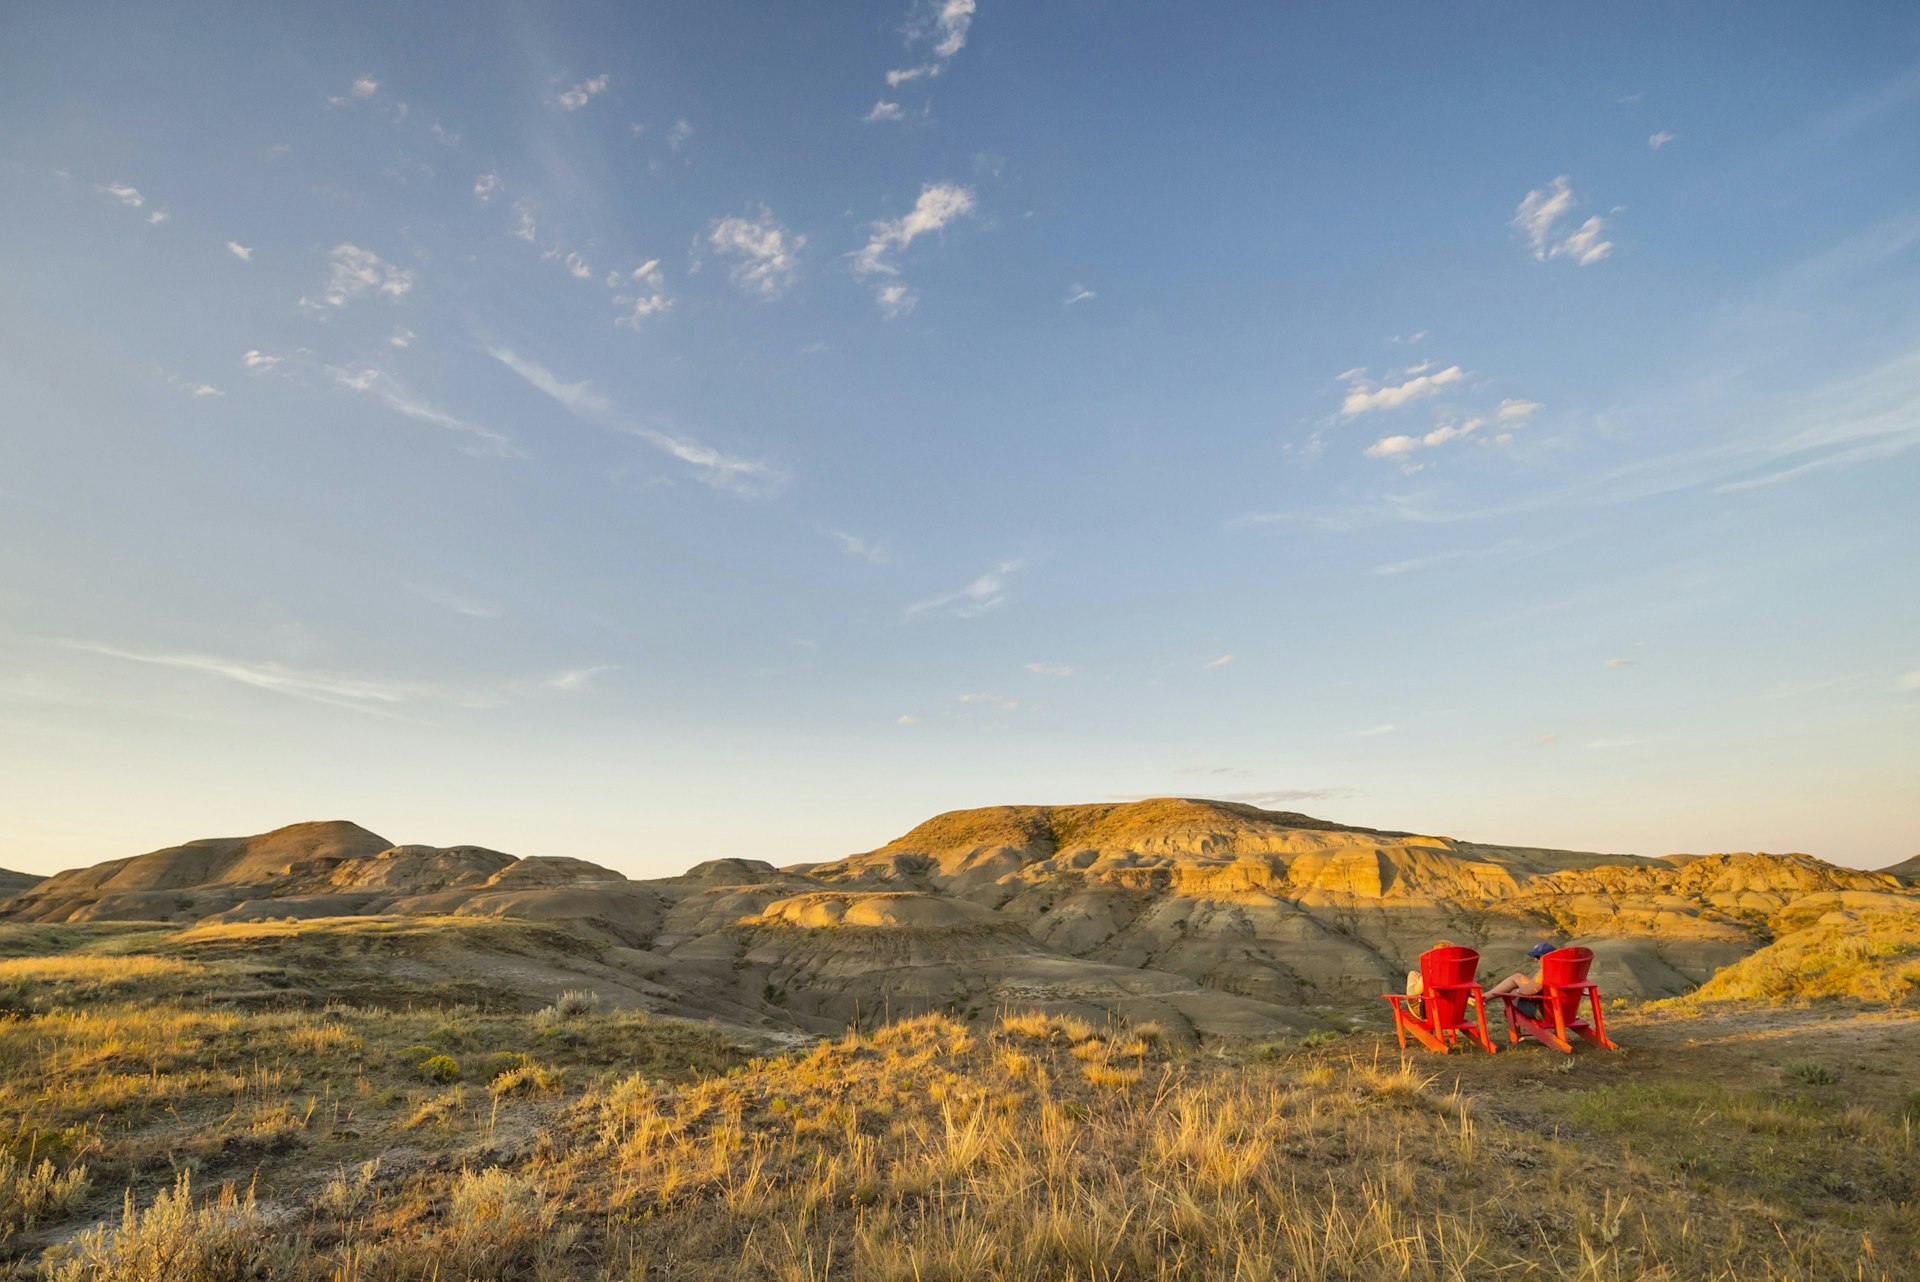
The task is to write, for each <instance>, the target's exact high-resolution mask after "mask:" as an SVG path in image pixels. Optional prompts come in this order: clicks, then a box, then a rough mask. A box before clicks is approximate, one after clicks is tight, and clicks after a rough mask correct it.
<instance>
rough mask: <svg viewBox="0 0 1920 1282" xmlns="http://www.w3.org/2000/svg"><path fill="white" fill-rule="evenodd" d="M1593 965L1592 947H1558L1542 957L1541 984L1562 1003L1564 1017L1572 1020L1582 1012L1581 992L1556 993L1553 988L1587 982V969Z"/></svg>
mask: <svg viewBox="0 0 1920 1282" xmlns="http://www.w3.org/2000/svg"><path fill="white" fill-rule="evenodd" d="M1592 965H1593V949H1591V948H1556V949H1554V950H1553V951H1552V952H1550V953H1548V954H1547V955H1546V956H1545V957H1542V958H1541V959H1540V982H1541V985H1542V987H1544V988H1545V989H1546V991H1548V992H1550V993H1553V998H1554V1000H1555V1001H1557V1002H1559V1003H1560V1017H1561V1018H1562V1019H1565V1020H1572V1019H1573V1018H1574V1017H1575V1016H1577V1015H1578V1014H1579V1013H1580V994H1579V993H1577V992H1574V993H1554V992H1553V990H1554V989H1556V988H1559V987H1561V986H1562V985H1565V984H1584V983H1586V982H1587V970H1588V968H1590V967H1591V966H1592Z"/></svg>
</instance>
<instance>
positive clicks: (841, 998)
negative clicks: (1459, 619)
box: [0, 798, 1920, 1034]
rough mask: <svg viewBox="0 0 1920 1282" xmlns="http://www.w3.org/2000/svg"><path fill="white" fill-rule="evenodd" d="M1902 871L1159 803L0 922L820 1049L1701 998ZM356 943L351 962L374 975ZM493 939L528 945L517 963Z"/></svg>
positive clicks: (1840, 927) (369, 838)
mask: <svg viewBox="0 0 1920 1282" xmlns="http://www.w3.org/2000/svg"><path fill="white" fill-rule="evenodd" d="M1912 862H1913V861H1908V864H1909V865H1911V864H1912ZM1911 871H1912V870H1911V868H1910V867H1908V866H1907V865H1896V866H1895V867H1894V868H1892V869H1889V870H1886V871H1884V872H1877V873H1876V872H1859V871H1855V870H1851V869H1846V868H1839V867H1836V866H1834V865H1831V864H1828V863H1825V862H1823V861H1821V860H1818V859H1814V858H1812V857H1810V856H1806V855H1768V854H1718V855H1702V856H1687V857H1669V858H1665V859H1647V858H1641V857H1638V856H1633V855H1609V854H1598V853H1592V852H1582V851H1564V850H1550V849H1543V848H1538V847H1529V846H1499V845H1492V844H1488V843H1478V842H1464V841H1456V840H1453V839H1451V838H1447V837H1444V836H1437V835H1428V834H1420V833H1411V832H1400V831H1389V830H1381V829H1373V828H1366V827H1361V826H1357V825H1351V824H1342V823H1336V822H1332V821H1328V820H1323V819H1317V818H1313V817H1311V816H1308V815H1301V814H1295V813H1291V812H1285V811H1268V810H1261V809H1258V808H1256V807H1253V806H1246V805H1237V804H1231V803H1225V802H1215V801H1207V800H1202V799H1185V798H1162V799H1156V800H1151V801H1141V802H1126V803H1108V804H1097V805H1078V806H996V807H987V808H982V809H975V810H961V811H953V812H949V813H946V814H942V815H937V816H935V817H934V818H932V819H929V820H928V821H926V822H925V823H922V824H920V825H919V826H917V827H915V828H914V829H912V830H911V831H909V832H907V833H905V834H903V835H902V836H900V837H898V838H896V839H894V840H893V841H890V842H887V843H886V844H885V845H882V846H880V847H878V848H876V849H874V850H871V851H867V852H865V853H863V854H857V855H850V856H847V857H846V858H843V859H838V860H834V861H830V862H827V863H820V864H793V865H789V866H787V867H785V868H779V867H775V866H774V865H773V864H771V863H768V862H765V861H763V860H759V859H749V858H725V859H717V860H710V861H708V862H706V863H703V864H700V865H697V866H695V867H693V868H691V869H689V870H688V871H687V872H685V873H682V874H680V875H678V876H674V877H666V878H656V879H651V880H634V879H630V878H627V877H625V876H623V875H621V874H619V873H617V872H615V871H613V870H611V869H607V868H603V867H601V866H599V865H597V864H592V863H588V862H586V861H584V860H578V859H565V858H543V857H533V858H516V857H515V856H513V855H509V854H504V853H502V852H499V851H495V850H490V849H487V848H485V847H480V846H452V847H431V846H417V845H395V844H393V843H391V842H389V841H388V840H387V839H386V838H384V837H381V836H378V835H377V834H374V833H372V832H369V831H368V830H366V829H364V828H361V827H359V826H357V825H354V824H351V823H345V822H339V821H335V822H326V823H306V824H295V825H293V826H291V827H287V828H282V829H277V830H275V831H274V832H271V833H266V834H262V835H260V836H256V837H241V838H219V839H211V840H203V841H194V842H188V843H186V844H184V845H180V846H173V847H168V848H166V849H163V850H157V851H153V852H150V853H148V854H144V855H139V856H135V857H133V858H130V859H120V860H113V861H109V862H107V863H104V864H99V865H96V866H95V867H92V868H86V869H78V870H74V871H70V872H64V873H60V874H57V875H56V876H53V877H50V878H47V879H45V880H44V881H41V882H38V883H37V884H28V885H26V886H25V887H24V888H23V889H21V890H19V891H18V892H17V893H15V894H14V895H13V897H12V898H11V899H8V900H5V901H4V902H0V917H10V918H12V919H13V920H16V921H24V922H42V923H76V922H93V921H101V922H108V921H148V922H167V923H174V924H177V925H181V926H190V925H198V926H201V927H203V928H206V929H211V930H213V931H214V933H212V934H207V933H205V930H202V931H199V932H193V936H192V938H193V943H192V947H195V948H203V947H213V946H216V945H219V946H226V943H224V942H222V941H228V942H230V941H231V939H232V938H237V937H235V936H229V935H222V934H220V933H219V931H221V930H231V929H237V928H241V927H246V926H248V925H249V924H255V925H265V924H269V923H276V922H277V923H285V922H288V921H291V922H293V923H295V927H289V928H287V929H295V931H296V933H295V935H294V936H288V935H286V932H285V930H283V931H282V932H281V935H280V936H277V937H283V938H296V937H298V936H299V933H300V932H305V935H306V936H307V937H311V938H317V937H318V935H317V934H316V932H318V933H321V934H323V933H324V932H326V931H328V930H344V929H345V927H344V926H339V925H336V924H337V923H346V922H354V921H361V920H377V921H390V920H413V921H419V922H421V923H423V924H424V923H427V922H430V921H437V920H446V921H476V922H477V921H488V920H498V921H503V922H508V921H520V922H526V923H538V924H539V925H540V926H541V928H542V930H546V933H541V932H540V931H535V932H533V933H531V934H529V933H526V932H522V933H521V934H517V935H501V934H498V933H496V934H495V935H491V936H482V935H475V934H473V933H472V932H468V933H466V934H464V935H462V934H460V933H459V932H454V933H453V934H450V935H447V937H446V938H447V941H448V942H445V943H443V945H441V946H434V947H429V946H427V945H426V944H425V943H424V942H422V943H419V944H418V946H411V945H410V947H411V948H412V951H411V952H410V953H409V955H408V957H407V959H406V960H405V963H404V965H405V967H411V968H412V969H410V970H408V971H407V973H408V974H409V975H411V976H412V977H413V978H414V979H415V980H418V981H419V982H433V977H434V976H435V975H440V976H442V978H443V979H444V981H445V982H447V983H460V984H467V983H471V982H472V981H473V980H474V978H475V976H476V975H480V976H481V977H482V980H483V982H482V984H481V988H482V990H483V991H484V990H485V987H486V985H487V984H493V985H496V986H497V988H498V991H499V992H500V993H501V994H503V995H504V996H503V999H511V1000H525V1001H533V1000H539V999H540V998H542V997H544V996H548V995H550V994H551V992H553V991H556V990H557V988H558V987H560V986H564V985H566V984H569V983H580V982H587V983H590V984H591V986H593V987H595V988H596V989H597V990H600V991H603V992H604V993H606V994H607V995H608V996H609V997H610V999H612V1000H617V1001H622V1002H627V1003H631V1004H635V1005H643V1006H647V1007H649V1008H654V1009H661V1010H667V1011H672V1012H674V1013H680V1014H690V1015H696V1016H701V1017H714V1018H720V1019H723V1020H726V1021H728V1022H730V1023H735V1024H740V1025H751V1026H759V1027H788V1028H797V1029H800V1030H805V1031H810V1032H828V1031H833V1030H834V1029H836V1028H838V1027H842V1026H844V1024H845V1023H846V1022H848V1021H849V1020H853V1019H858V1018H861V1017H862V1016H863V1014H864V1013H866V1012H872V1011H875V1010H888V1011H891V1012H892V1013H895V1014H898V1013H906V1012H912V1011H917V1010H926V1009H946V1010H952V1011H957V1012H962V1013H965V1012H983V1011H988V1010H992V1009H995V1008H1007V1007H1011V1006H1039V1007H1044V1008H1050V1009H1062V1010H1072V1011H1078V1012H1081V1013H1085V1014H1088V1015H1092V1016H1102V1015H1106V1014H1124V1015H1125V1016H1126V1017H1127V1018H1130V1019H1156V1020H1161V1021H1162V1022H1165V1023H1167V1024H1168V1025H1169V1026H1170V1027H1173V1028H1175V1029H1177V1030H1182V1031H1183V1032H1185V1033H1187V1034H1193V1033H1200V1034H1207V1033H1245V1034H1264V1033H1266V1032H1271V1031H1274V1030H1278V1029H1284V1028H1288V1027H1302V1026H1306V1025H1307V1024H1310V1023H1312V1022H1313V1021H1314V1020H1315V1019H1317V1018H1319V1017H1320V1015H1318V1014H1316V1012H1323V1011H1324V1010H1326V1009H1328V1008H1334V1007H1353V1006H1357V1005H1362V1004H1364V1003H1369V1002H1374V1001H1377V995H1378V994H1379V993H1381V992H1383V991H1387V990H1388V989H1390V988H1398V987H1399V985H1400V982H1401V979H1400V977H1401V976H1402V975H1403V974H1404V972H1405V970H1406V969H1407V968H1408V967H1410V966H1411V965H1412V964H1413V962H1414V959H1415V958H1416V957H1417V956H1418V954H1419V953H1420V952H1421V951H1422V950H1423V949H1424V948H1426V947H1427V946H1429V945H1430V944H1431V943H1432V942H1433V941H1434V940H1436V939H1439V938H1443V937H1444V938H1448V939H1451V940H1453V941H1455V942H1459V943H1467V944H1471V945H1473V946H1475V947H1477V948H1479V949H1480V950H1481V952H1482V955H1483V957H1484V958H1485V959H1486V960H1485V966H1486V969H1487V973H1488V974H1489V975H1490V974H1492V973H1493V972H1494V971H1496V970H1504V969H1505V968H1509V967H1513V968H1517V967H1518V966H1520V965H1521V964H1523V963H1524V959H1525V951H1526V949H1527V947H1528V946H1530V945H1531V944H1532V943H1533V942H1535V941H1536V940H1538V939H1541V938H1555V939H1561V940H1566V941H1570V942H1580V943H1584V944H1587V945H1589V946H1591V947H1592V948H1593V949H1594V950H1595V952H1596V954H1597V956H1598V957H1599V967H1600V977H1601V979H1602V982H1603V983H1605V984H1606V985H1607V987H1608V990H1609V991H1610V992H1612V993H1614V994H1615V995H1617V996H1621V997H1655V996H1671V995H1675V994H1679V993H1684V992H1687V991H1689V990H1692V989H1693V988H1695V987H1696V986H1698V985H1700V984H1702V983H1703V982H1705V981H1706V980H1708V979H1709V978H1711V977H1712V976H1713V975H1714V974H1715V973H1716V972H1717V971H1719V970H1720V969H1721V968H1722V967H1726V966H1728V965H1730V964H1732V963H1734V962H1737V961H1740V960H1741V959H1743V958H1746V957H1749V956H1751V955H1753V954H1756V953H1758V952H1759V951H1760V950H1762V949H1764V948H1766V947H1768V946H1769V945H1770V944H1771V943H1772V942H1773V940H1774V939H1775V938H1777V937H1780V936H1781V935H1783V934H1785V933H1788V932H1791V931H1794V930H1802V929H1807V928H1810V927H1814V926H1818V927H1819V929H1821V930H1823V931H1827V932H1829V933H1831V932H1833V931H1840V932H1842V933H1844V932H1845V931H1846V930H1848V929H1850V928H1851V927H1850V926H1849V923H1851V922H1855V921H1863V920H1869V919H1871V920H1881V919H1884V918H1885V917H1886V916H1887V915H1888V914H1889V913H1899V912H1909V913H1910V912H1912V911H1913V910H1914V909H1915V908H1920V891H1917V890H1916V889H1915V887H1914V886H1913V884H1912V881H1911ZM296 928H297V929H296ZM547 928H552V929H551V930H547ZM553 931H558V932H559V933H557V934H556V933H553ZM430 937H431V932H428V933H427V934H422V933H420V932H419V931H414V932H413V933H411V934H409V935H408V936H407V938H409V939H413V940H416V941H425V940H427V939H428V938H430ZM262 938H264V936H263V937H262ZM353 938H354V939H356V940H360V941H361V942H359V943H355V944H354V945H353V946H352V948H350V949H347V950H346V951H348V952H355V955H359V953H363V952H365V947H364V940H365V938H367V937H365V936H364V935H363V934H356V935H354V936H353ZM456 938H458V939H460V940H464V941H468V942H467V944H462V945H460V946H455V944H454V943H453V942H452V941H453V940H455V939H456ZM481 938H488V939H506V938H512V939H516V940H531V941H535V942H534V943H529V944H525V945H524V949H523V951H521V952H520V953H517V954H516V957H517V959H516V960H512V961H511V962H509V961H508V960H507V959H503V958H499V957H495V958H491V959H489V958H488V957H487V956H486V953H485V949H484V948H482V947H480V946H479V945H477V944H473V943H472V941H474V940H478V939H481ZM563 944H564V946H562V945H563ZM469 945H471V946H469ZM288 946H291V945H288ZM515 948H516V949H522V945H520V944H516V945H515ZM356 950H357V951H356ZM536 954H538V956H536ZM401 964H402V963H401V962H399V961H395V962H394V965H396V966H399V965H401Z"/></svg>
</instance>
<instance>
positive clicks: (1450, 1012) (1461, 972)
mask: <svg viewBox="0 0 1920 1282" xmlns="http://www.w3.org/2000/svg"><path fill="white" fill-rule="evenodd" d="M1479 968H1480V954H1479V953H1477V952H1475V951H1474V950H1473V949H1471V948H1462V947H1460V946H1459V945H1458V944H1450V945H1448V946H1447V947H1445V948H1430V949H1428V950H1427V951H1426V952H1424V953H1421V954H1420V983H1421V986H1422V987H1424V988H1425V989H1426V991H1425V992H1423V993H1421V994H1420V995H1419V996H1418V997H1409V996H1408V995H1407V994H1405V993H1383V994H1381V995H1382V996H1383V997H1385V998H1386V999H1387V1002H1388V1004H1389V1005H1391V1006H1392V1007H1393V1031H1394V1032H1395V1033H1396V1034H1398V1035H1399V1038H1400V1049H1401V1050H1405V1049H1406V1048H1407V1034H1408V1033H1412V1034H1413V1036H1414V1039H1415V1040H1416V1041H1418V1042H1419V1043H1420V1044H1421V1045H1422V1046H1425V1047H1426V1048H1427V1049H1428V1050H1435V1051H1439V1052H1440V1053H1441V1054H1442V1055H1445V1054H1446V1053H1447V1051H1448V1049H1449V1047H1450V1045H1451V1043H1452V1042H1453V1041H1454V1040H1455V1039H1457V1038H1458V1037H1459V1036H1460V1034H1461V1033H1465V1034H1466V1035H1467V1039H1468V1040H1469V1041H1473V1042H1478V1043H1479V1044H1480V1045H1481V1046H1482V1047H1483V1048H1485V1050H1486V1051H1487V1053H1488V1054H1490V1055H1491V1054H1492V1053H1493V1038H1491V1037H1489V1036H1487V1003H1486V999H1485V998H1483V997H1482V996H1481V995H1480V985H1479V984H1477V983H1475V982H1474V978H1473V977H1474V972H1476V971H1477V970H1479ZM1416 1003H1418V1005H1417V1007H1416V1005H1415V1004H1416Z"/></svg>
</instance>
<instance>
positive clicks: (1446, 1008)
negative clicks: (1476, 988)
mask: <svg viewBox="0 0 1920 1282" xmlns="http://www.w3.org/2000/svg"><path fill="white" fill-rule="evenodd" d="M1479 969H1480V954H1479V953H1477V952H1475V951H1474V950H1473V949H1471V948H1463V947H1462V946H1460V945H1459V944H1449V945H1447V946H1446V947H1445V948H1429V949H1428V950H1427V951H1426V952H1424V953H1421V954H1420V982H1421V983H1422V984H1423V985H1425V986H1426V990H1427V1000H1428V1001H1430V1002H1432V1003H1433V1005H1434V1010H1435V1012H1436V1013H1437V1014H1438V1016H1439V1024H1440V1027H1442V1028H1454V1027H1458V1026H1460V1025H1462V1024H1464V1023H1466V1022H1467V995H1466V994H1465V993H1463V992H1460V991H1458V990H1457V989H1455V991H1447V990H1449V989H1454V988H1455V986H1456V985H1459V984H1471V983H1472V982H1473V977H1474V975H1475V974H1476V973H1477V972H1478V971H1479Z"/></svg>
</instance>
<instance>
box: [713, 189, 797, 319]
mask: <svg viewBox="0 0 1920 1282" xmlns="http://www.w3.org/2000/svg"><path fill="white" fill-rule="evenodd" d="M707 244H708V245H710V246H711V247H712V248H713V250H714V252H715V253H717V254H719V255H721V256H722V257H724V258H727V259H730V260H732V261H731V263H730V265H729V267H728V269H727V277H728V279H729V280H731V281H732V282H733V283H734V284H735V285H737V286H738V287H739V288H740V289H742V290H744V291H746V292H747V293H749V294H758V295H759V296H760V297H762V298H778V297H779V296H780V295H781V294H782V293H784V292H785V291H786V290H787V289H788V288H789V287H791V286H792V284H793V282H794V281H795V280H796V279H797V278H798V277H799V275H800V251H801V250H803V249H805V248H806V245H807V238H806V237H805V236H800V235H796V234H794V233H793V232H791V231H789V230H788V229H787V228H786V227H784V226H782V225H781V223H780V220H779V219H777V218H775V217H774V216H773V211H772V210H770V209H768V208H767V207H766V206H765V205H762V206H760V215H759V217H757V218H742V217H739V216H738V215H736V216H734V217H731V218H722V219H720V220H719V221H717V222H715V223H714V224H713V226H712V227H710V228H709V229H708V231H707Z"/></svg>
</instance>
